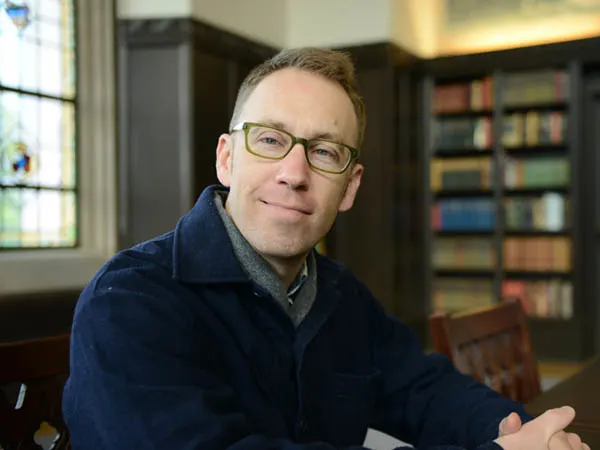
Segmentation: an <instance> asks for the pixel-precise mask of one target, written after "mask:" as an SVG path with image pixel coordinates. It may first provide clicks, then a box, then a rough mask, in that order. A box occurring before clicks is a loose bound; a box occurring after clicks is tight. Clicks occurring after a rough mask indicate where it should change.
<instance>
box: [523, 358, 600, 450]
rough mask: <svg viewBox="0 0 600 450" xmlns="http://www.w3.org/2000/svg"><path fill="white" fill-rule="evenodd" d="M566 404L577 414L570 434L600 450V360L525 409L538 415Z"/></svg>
mask: <svg viewBox="0 0 600 450" xmlns="http://www.w3.org/2000/svg"><path fill="white" fill-rule="evenodd" d="M564 405H569V406H572V407H573V408H575V412H576V416H575V420H574V421H573V423H572V424H571V426H570V427H569V428H568V430H567V431H571V432H574V433H577V434H579V435H580V436H581V438H582V439H583V440H584V441H585V442H587V443H588V444H589V445H590V447H591V448H592V450H595V449H598V450H600V358H597V359H595V360H593V361H592V362H591V363H589V364H587V365H586V366H585V367H584V368H583V369H582V370H581V371H579V372H577V373H576V374H575V375H573V376H572V377H570V378H568V379H567V380H565V381H563V382H561V383H559V384H558V385H556V386H554V387H553V388H552V389H549V390H548V391H546V392H544V393H542V394H541V395H540V396H539V397H538V398H536V399H535V400H533V401H532V402H531V403H529V404H528V405H527V407H526V408H527V411H528V412H529V413H530V414H532V415H539V414H541V413H543V412H544V411H546V410H548V409H552V408H557V407H559V406H564Z"/></svg>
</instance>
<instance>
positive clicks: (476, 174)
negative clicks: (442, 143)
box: [430, 157, 494, 191]
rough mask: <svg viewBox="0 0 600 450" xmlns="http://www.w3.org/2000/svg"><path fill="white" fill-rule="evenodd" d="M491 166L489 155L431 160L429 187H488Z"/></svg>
mask: <svg viewBox="0 0 600 450" xmlns="http://www.w3.org/2000/svg"><path fill="white" fill-rule="evenodd" d="M493 166H494V165H493V161H492V159H491V158H489V157H487V158H486V157H483V158H458V159H435V160H432V161H431V164H430V177H431V189H432V190H433V191H439V190H442V189H489V188H490V187H491V185H492V178H493V171H492V169H493Z"/></svg>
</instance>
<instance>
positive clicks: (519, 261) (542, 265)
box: [503, 236, 571, 272]
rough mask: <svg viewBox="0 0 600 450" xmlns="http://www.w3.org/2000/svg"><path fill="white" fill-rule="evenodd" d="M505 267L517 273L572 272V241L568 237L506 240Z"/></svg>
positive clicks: (504, 246) (504, 249) (504, 247)
mask: <svg viewBox="0 0 600 450" xmlns="http://www.w3.org/2000/svg"><path fill="white" fill-rule="evenodd" d="M503 259H504V263H503V267H504V269H505V270H516V271H556V272H568V271H570V270H571V241H570V239H569V238H566V237H562V236H561V237H527V238H516V237H515V238H506V239H504V242H503Z"/></svg>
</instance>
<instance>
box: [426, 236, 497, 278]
mask: <svg viewBox="0 0 600 450" xmlns="http://www.w3.org/2000/svg"><path fill="white" fill-rule="evenodd" d="M432 265H433V267H434V268H435V269H482V270H485V269H492V268H493V267H494V266H495V265H496V252H495V251H494V241H493V240H492V239H484V238H462V237H461V238H438V239H436V240H435V241H434V242H433V245H432Z"/></svg>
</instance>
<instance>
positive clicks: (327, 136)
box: [260, 119, 344, 143]
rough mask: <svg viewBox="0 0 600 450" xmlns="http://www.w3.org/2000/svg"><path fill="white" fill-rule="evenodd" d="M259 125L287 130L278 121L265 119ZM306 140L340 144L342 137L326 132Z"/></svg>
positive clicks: (284, 125) (283, 124)
mask: <svg viewBox="0 0 600 450" xmlns="http://www.w3.org/2000/svg"><path fill="white" fill-rule="evenodd" d="M260 123H262V124H263V125H267V126H269V127H273V128H279V129H280V130H284V131H287V130H288V127H287V126H286V124H285V123H283V122H280V121H278V120H270V119H265V120H262V121H260ZM307 139H326V140H329V141H336V142H342V143H343V142H344V141H343V139H342V137H341V136H340V135H339V134H335V133H330V132H327V131H323V132H320V133H316V134H314V135H312V136H311V137H310V138H307Z"/></svg>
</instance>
